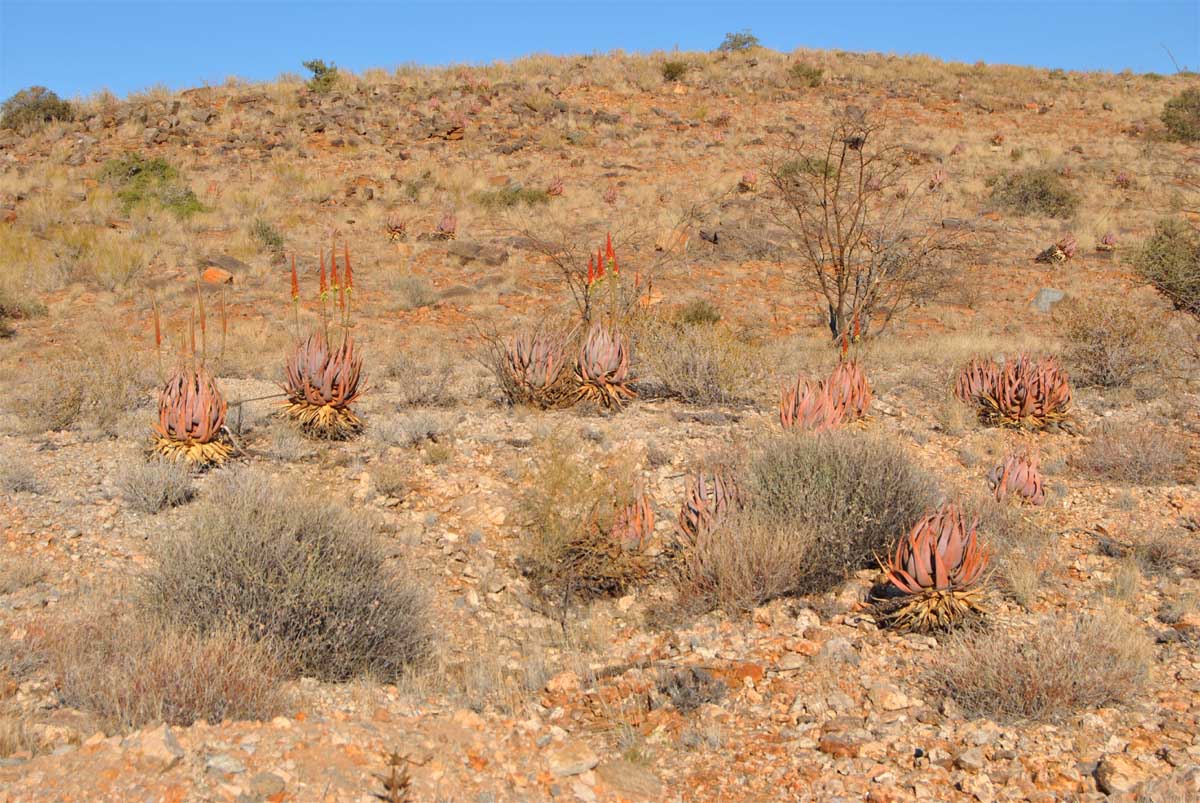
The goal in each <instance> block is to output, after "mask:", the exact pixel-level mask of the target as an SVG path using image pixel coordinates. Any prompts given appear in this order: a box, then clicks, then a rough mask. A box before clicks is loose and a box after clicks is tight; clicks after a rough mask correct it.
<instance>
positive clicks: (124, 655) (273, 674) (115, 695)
mask: <svg viewBox="0 0 1200 803" xmlns="http://www.w3.org/2000/svg"><path fill="white" fill-rule="evenodd" d="M38 647H39V648H40V650H41V651H42V652H44V654H45V655H46V657H47V659H48V668H49V669H50V671H51V673H52V674H53V675H54V677H55V679H56V682H57V687H58V689H59V692H60V693H61V694H62V697H63V700H64V702H65V703H66V704H67V705H68V706H71V707H73V708H79V709H81V710H85V711H89V712H91V713H93V714H95V715H96V716H97V717H99V718H100V720H101V722H102V723H103V725H104V726H105V729H106V730H108V731H110V732H111V731H113V730H132V729H135V728H139V727H141V726H143V725H148V724H151V723H157V722H166V723H169V724H171V725H191V724H192V723H193V722H195V721H196V720H198V719H203V720H207V721H209V722H220V721H222V720H224V719H255V720H263V719H269V718H270V717H272V716H275V715H276V714H278V713H280V712H281V711H282V710H284V706H285V705H286V703H287V698H286V696H285V694H284V692H283V691H282V689H281V687H280V679H281V677H282V675H283V665H282V663H281V662H280V661H279V659H278V657H277V656H276V655H275V654H274V653H273V652H272V650H271V648H270V647H269V646H268V645H265V644H263V643H260V642H256V641H254V640H252V639H250V638H247V637H246V636H243V635H238V634H237V632H236V631H231V630H227V629H217V630H212V631H210V632H207V633H204V634H198V633H193V632H185V631H182V630H178V629H175V628H171V627H169V626H168V625H166V624H165V623H163V622H159V621H157V620H156V619H153V618H150V617H143V616H136V615H132V614H129V613H123V612H117V611H103V612H100V613H96V614H92V615H90V616H86V617H83V618H79V619H75V620H72V621H67V622H63V623H62V624H61V625H60V626H58V627H56V628H54V629H53V630H51V631H49V632H48V634H47V635H45V636H43V637H42V639H41V640H40V642H39V644H38Z"/></svg>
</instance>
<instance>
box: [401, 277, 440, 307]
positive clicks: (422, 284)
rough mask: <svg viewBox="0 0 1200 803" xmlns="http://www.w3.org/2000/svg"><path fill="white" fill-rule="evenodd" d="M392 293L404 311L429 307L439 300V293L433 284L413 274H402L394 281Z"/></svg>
mask: <svg viewBox="0 0 1200 803" xmlns="http://www.w3.org/2000/svg"><path fill="white" fill-rule="evenodd" d="M392 292H393V293H394V294H395V297H396V300H397V302H398V303H399V304H400V309H403V310H414V309H418V308H420V307H428V306H429V305H430V304H433V303H435V302H436V301H437V300H438V291H437V288H435V287H434V286H433V282H431V281H429V280H428V279H426V278H425V277H424V276H417V275H415V274H412V273H404V274H400V275H398V276H396V277H395V278H394V279H392Z"/></svg>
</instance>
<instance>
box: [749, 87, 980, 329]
mask: <svg viewBox="0 0 1200 803" xmlns="http://www.w3.org/2000/svg"><path fill="white" fill-rule="evenodd" d="M882 139H883V136H882V132H881V130H880V128H879V127H878V126H877V125H875V124H874V123H872V122H871V121H870V120H869V119H868V118H867V117H866V115H864V114H862V113H858V112H856V111H854V110H848V111H847V112H845V113H843V114H842V115H841V116H840V117H839V118H838V120H837V121H836V122H835V124H834V125H833V127H832V128H831V130H830V131H829V133H828V135H827V136H826V137H824V138H823V139H820V140H818V141H816V142H815V143H809V144H801V145H799V146H797V147H794V148H792V149H790V150H789V151H788V153H787V154H786V156H785V158H783V159H779V160H777V161H776V163H775V164H773V165H771V166H770V167H769V168H768V170H767V174H768V175H769V177H770V180H771V184H772V185H773V187H774V190H775V196H776V199H777V201H778V203H777V205H776V217H777V219H778V220H779V222H780V223H781V224H782V225H783V226H785V227H786V228H787V229H788V230H789V231H790V232H791V234H792V236H793V240H794V243H793V245H794V248H795V256H796V258H797V261H798V262H799V268H798V270H797V276H796V278H797V281H799V282H800V283H801V284H802V285H803V286H805V287H809V288H812V289H815V290H817V291H819V292H820V293H821V294H822V295H823V296H824V298H825V301H826V302H827V303H828V307H829V329H830V332H831V333H832V335H833V337H834V339H839V340H840V339H842V338H843V336H848V337H865V336H866V335H867V334H868V333H872V332H874V333H876V334H878V333H880V332H882V331H884V330H885V329H886V328H887V325H888V323H889V322H890V321H891V319H892V318H893V317H894V316H895V315H896V314H898V313H900V312H902V311H903V310H905V309H907V308H908V307H911V306H912V305H914V304H919V303H921V302H923V301H926V300H928V299H930V298H932V297H933V296H934V295H936V293H937V292H938V291H940V290H941V289H942V288H943V287H944V286H945V284H946V280H947V278H948V265H947V262H946V259H945V257H946V252H947V251H950V250H954V249H957V248H958V246H959V245H960V244H961V242H962V237H961V235H960V232H959V231H955V230H948V229H945V228H943V227H942V223H941V216H940V215H938V214H934V212H935V211H936V207H937V206H939V204H938V203H937V200H938V197H939V191H940V188H941V182H940V181H939V180H937V179H931V178H930V177H928V176H926V177H921V178H915V177H914V176H913V175H912V173H913V168H912V166H911V165H910V164H909V162H908V160H907V159H906V158H905V157H906V153H905V151H904V149H903V148H901V147H899V146H896V145H889V144H886V143H885V142H881V140H882Z"/></svg>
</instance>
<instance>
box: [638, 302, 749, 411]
mask: <svg viewBox="0 0 1200 803" xmlns="http://www.w3.org/2000/svg"><path fill="white" fill-rule="evenodd" d="M634 357H635V360H636V362H637V365H638V373H639V376H641V377H652V378H653V380H654V381H656V382H657V387H656V388H655V389H656V390H657V392H658V393H660V394H662V395H664V396H669V397H672V398H677V399H680V400H682V401H685V402H690V403H692V404H727V403H730V402H734V401H737V400H740V399H744V398H745V396H746V393H747V391H748V390H749V389H751V388H752V387H753V386H754V385H755V384H756V383H757V382H759V381H760V380H761V379H762V377H763V375H764V373H765V369H764V361H763V359H762V356H761V349H760V347H759V346H758V344H756V343H754V342H752V341H750V340H748V339H744V338H742V337H739V336H738V335H737V334H736V333H735V332H733V331H732V330H730V329H729V328H728V327H727V326H724V325H722V324H720V323H698V324H694V325H686V324H681V323H674V322H666V321H654V322H648V323H646V325H644V326H642V327H641V328H640V330H639V331H638V333H637V336H636V339H635V341H634ZM647 384H650V385H653V384H654V382H648V383H647Z"/></svg>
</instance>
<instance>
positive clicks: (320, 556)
mask: <svg viewBox="0 0 1200 803" xmlns="http://www.w3.org/2000/svg"><path fill="white" fill-rule="evenodd" d="M144 590H145V598H146V599H145V601H146V603H147V605H148V606H149V607H150V609H152V610H159V611H161V612H162V615H163V616H164V617H165V618H166V619H167V620H168V621H170V622H172V623H173V624H176V625H178V626H181V627H183V628H184V629H186V630H188V631H190V632H197V633H211V632H220V631H222V630H224V629H227V628H234V629H237V630H238V631H240V632H247V633H252V634H254V635H255V636H256V637H258V638H261V639H263V640H265V641H267V642H268V643H270V644H271V645H273V646H274V647H275V648H277V649H278V650H279V651H280V653H281V654H284V655H286V656H287V658H288V660H289V664H290V669H291V671H293V672H295V673H299V674H302V675H306V676H313V677H317V678H321V679H326V680H345V679H348V678H352V677H356V676H362V675H374V676H377V677H380V678H382V679H391V678H395V677H396V676H398V675H399V674H400V673H401V672H402V671H403V670H404V668H405V667H406V666H407V665H409V664H410V663H412V662H413V661H415V660H417V659H419V658H421V657H422V656H423V655H424V654H425V652H426V650H427V647H428V645H429V642H430V637H431V631H430V625H429V621H428V620H429V611H428V607H427V602H426V599H425V594H424V593H423V591H422V590H420V589H419V588H418V586H417V585H416V583H415V581H414V580H413V579H412V578H411V577H410V576H409V575H408V574H407V572H405V571H403V570H400V569H393V568H392V567H389V566H387V565H386V554H385V552H384V550H383V548H382V545H381V544H379V543H378V542H377V541H376V540H375V539H374V537H373V536H372V534H371V533H369V532H367V531H366V530H365V527H364V526H363V524H362V522H361V521H360V519H359V518H357V517H356V516H355V515H353V514H352V513H350V512H349V511H347V510H345V509H343V508H341V507H339V506H338V505H336V504H331V503H330V502H329V500H327V499H322V498H320V497H318V496H316V495H315V494H313V493H311V491H306V490H304V489H299V490H297V489H291V488H286V487H283V486H281V485H280V484H278V483H275V482H273V481H271V480H269V479H268V478H266V477H265V476H262V475H259V474H255V473H246V472H241V473H236V474H232V475H230V476H228V477H225V478H222V480H221V481H220V482H219V483H218V484H217V485H216V487H215V488H214V489H213V490H212V492H211V494H210V496H209V499H208V500H207V502H206V504H204V505H203V506H202V507H201V508H200V509H199V510H198V511H197V515H196V517H195V519H194V521H193V524H192V527H191V532H190V533H185V534H180V535H174V536H169V537H167V538H165V539H164V540H163V541H162V542H161V543H160V544H159V547H158V555H157V563H156V566H155V568H154V569H153V570H152V571H150V572H149V573H148V574H147V576H146V578H145V589H144Z"/></svg>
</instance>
